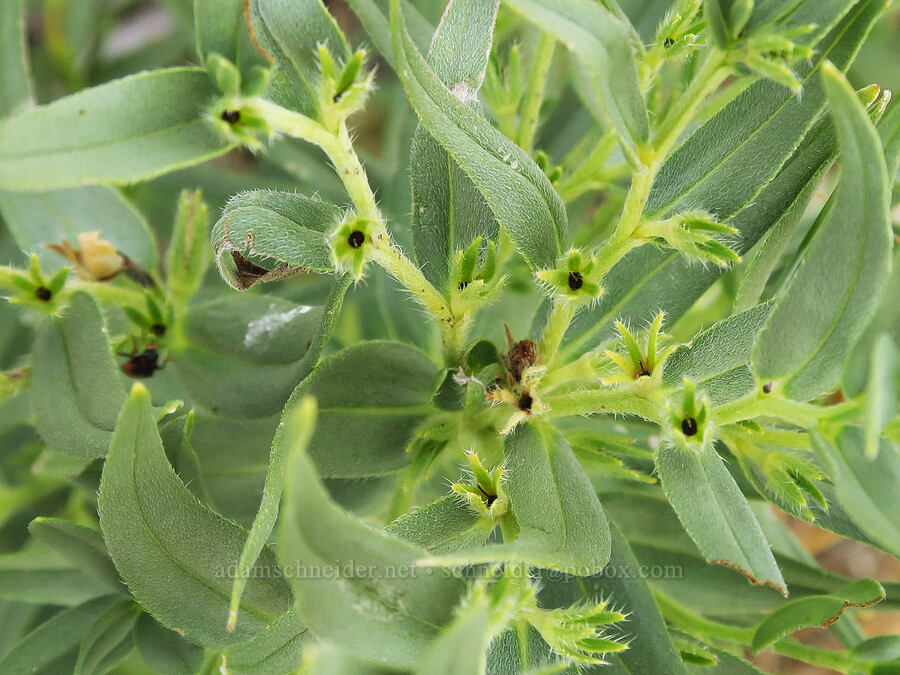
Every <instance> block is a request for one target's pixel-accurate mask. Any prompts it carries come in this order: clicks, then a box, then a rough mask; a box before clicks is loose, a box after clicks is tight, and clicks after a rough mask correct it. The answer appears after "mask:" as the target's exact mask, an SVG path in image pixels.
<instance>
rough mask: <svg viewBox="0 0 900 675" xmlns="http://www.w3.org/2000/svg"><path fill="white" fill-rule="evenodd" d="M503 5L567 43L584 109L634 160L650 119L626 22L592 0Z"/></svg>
mask: <svg viewBox="0 0 900 675" xmlns="http://www.w3.org/2000/svg"><path fill="white" fill-rule="evenodd" d="M508 4H509V5H510V6H511V7H512V8H513V9H514V10H516V11H517V12H519V13H520V14H522V16H523V17H524V18H526V19H527V20H529V21H532V22H534V23H535V24H536V25H537V26H538V27H539V28H540V29H541V30H543V31H546V32H547V33H549V34H550V35H552V36H553V37H555V38H556V39H557V40H559V41H560V42H562V43H563V44H565V45H567V46H568V47H569V49H570V50H571V52H572V54H573V56H574V57H575V58H576V59H578V63H579V66H580V68H579V69H578V70H576V88H577V89H578V90H579V91H580V92H581V93H582V97H583V98H584V99H585V103H586V104H587V107H588V109H589V110H590V111H591V112H592V113H593V114H594V116H595V117H597V118H599V119H600V121H601V122H603V123H608V124H610V125H612V126H613V127H614V128H615V130H616V133H617V134H618V135H619V141H620V142H621V144H622V147H623V149H624V150H625V154H626V156H628V157H630V158H632V159H633V160H638V157H639V152H640V149H641V147H642V146H643V144H644V143H646V141H647V139H648V137H649V135H650V123H649V120H648V117H647V107H646V105H645V103H644V97H643V95H642V94H641V87H640V83H639V81H638V69H637V63H636V61H635V55H634V49H633V42H632V31H631V29H630V27H629V26H627V25H626V24H625V23H624V22H623V21H622V20H621V19H620V18H619V17H618V16H616V15H614V14H613V13H612V12H611V11H609V10H607V9H605V8H604V7H603V6H602V5H601V4H599V3H597V2H593V1H592V0H508Z"/></svg>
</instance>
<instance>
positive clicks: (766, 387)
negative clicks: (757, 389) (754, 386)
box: [763, 382, 772, 394]
mask: <svg viewBox="0 0 900 675" xmlns="http://www.w3.org/2000/svg"><path fill="white" fill-rule="evenodd" d="M763 393H764V394H771V393H772V383H771V382H766V383H765V384H764V385H763Z"/></svg>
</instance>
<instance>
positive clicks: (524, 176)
mask: <svg viewBox="0 0 900 675" xmlns="http://www.w3.org/2000/svg"><path fill="white" fill-rule="evenodd" d="M391 32H392V37H393V45H394V61H395V68H396V70H397V73H398V75H399V77H400V79H401V81H402V82H403V85H404V87H405V88H406V91H407V95H408V97H409V100H410V103H411V105H412V106H413V109H414V110H415V111H416V114H417V115H418V116H419V121H420V122H421V123H422V126H424V127H425V128H426V129H427V130H428V132H429V133H430V134H431V135H432V136H433V137H434V139H435V140H436V141H437V142H438V143H440V144H441V145H442V146H443V147H444V149H445V150H447V152H448V153H449V154H450V156H451V157H452V158H453V159H454V160H455V161H456V162H457V163H458V164H459V166H460V167H461V168H462V170H463V171H464V172H465V173H466V174H467V175H468V176H469V178H471V179H472V182H473V183H475V185H476V187H477V188H478V189H479V190H480V191H481V194H482V195H484V198H485V200H486V201H487V203H488V205H489V206H490V208H491V211H493V213H494V217H495V218H496V219H497V221H498V222H499V223H500V226H501V227H503V228H504V229H505V230H506V232H507V233H508V234H509V237H510V239H512V241H513V243H515V245H516V248H517V249H518V250H519V253H520V254H521V255H522V257H523V258H525V260H526V261H527V262H528V264H529V265H531V266H532V267H547V268H549V267H554V266H555V265H556V261H557V258H558V257H559V255H560V252H561V250H562V247H563V243H564V241H565V237H566V211H565V206H564V205H563V203H562V200H561V199H560V197H559V195H558V194H557V193H556V191H555V190H554V189H553V186H552V185H551V184H550V181H549V180H547V177H546V176H545V175H544V172H543V171H541V169H540V168H539V167H538V166H537V164H535V163H534V161H533V160H532V159H531V158H530V157H529V156H528V155H526V154H525V152H523V151H522V149H521V148H519V147H518V146H517V145H515V144H514V143H513V142H512V141H510V140H509V139H508V138H506V137H505V136H504V135H503V134H501V133H500V132H499V131H497V130H496V129H494V128H493V127H492V126H491V125H490V124H489V123H488V122H487V121H486V120H485V119H484V118H483V117H481V116H480V115H479V114H478V113H476V112H474V111H472V109H471V108H470V107H469V106H468V105H467V102H466V101H464V100H462V99H465V98H466V95H464V94H466V93H465V92H463V91H462V89H460V90H459V91H457V92H456V95H455V94H454V93H452V92H450V91H449V90H448V89H447V88H446V87H445V86H444V84H443V83H442V82H441V81H440V79H439V78H438V77H437V76H436V75H435V74H434V72H433V71H432V70H431V68H429V67H428V64H427V63H425V60H424V59H423V58H422V55H421V54H420V53H419V51H418V50H417V49H416V47H415V45H414V44H413V43H412V40H411V39H410V37H409V34H408V33H407V32H406V27H405V22H404V19H403V14H402V12H401V9H400V3H399V0H391Z"/></svg>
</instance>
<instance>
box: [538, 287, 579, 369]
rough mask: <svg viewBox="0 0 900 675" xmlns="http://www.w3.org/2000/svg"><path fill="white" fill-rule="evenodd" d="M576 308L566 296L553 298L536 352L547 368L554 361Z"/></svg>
mask: <svg viewBox="0 0 900 675" xmlns="http://www.w3.org/2000/svg"><path fill="white" fill-rule="evenodd" d="M576 310H577V307H576V305H575V303H573V302H571V301H570V300H568V299H567V298H555V299H554V300H553V309H552V310H551V312H550V316H549V317H548V319H547V324H546V325H545V326H544V332H543V334H542V335H541V342H540V344H539V345H538V354H540V356H541V359H542V360H543V362H544V364H545V365H546V366H547V368H551V367H552V365H553V363H554V361H556V351H557V350H558V349H559V345H560V343H561V342H562V339H563V336H564V335H565V334H566V331H567V330H569V324H571V323H572V319H573V318H574V317H575V311H576Z"/></svg>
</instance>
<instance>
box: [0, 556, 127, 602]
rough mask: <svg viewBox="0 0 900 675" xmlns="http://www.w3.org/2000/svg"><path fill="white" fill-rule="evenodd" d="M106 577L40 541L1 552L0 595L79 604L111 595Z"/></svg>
mask: <svg viewBox="0 0 900 675" xmlns="http://www.w3.org/2000/svg"><path fill="white" fill-rule="evenodd" d="M109 593H110V586H109V585H108V584H107V583H106V582H105V581H99V580H98V579H97V578H96V577H94V576H91V575H90V574H86V573H85V572H82V571H81V570H80V569H79V567H78V565H77V564H76V563H73V562H72V561H70V560H68V559H67V558H66V557H64V556H62V555H60V554H59V553H57V552H56V551H54V550H53V549H51V548H49V547H47V546H45V545H43V544H40V543H37V542H29V544H28V545H27V546H26V547H25V548H23V549H21V550H18V551H16V552H15V553H6V554H3V555H0V599H2V600H14V601H17V602H27V603H31V604H39V605H57V606H59V605H63V606H68V605H78V604H80V603H82V602H85V601H86V600H90V599H91V598H96V597H99V596H101V595H109Z"/></svg>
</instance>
